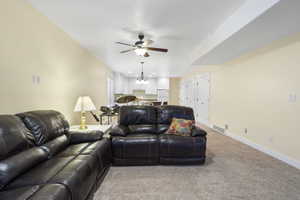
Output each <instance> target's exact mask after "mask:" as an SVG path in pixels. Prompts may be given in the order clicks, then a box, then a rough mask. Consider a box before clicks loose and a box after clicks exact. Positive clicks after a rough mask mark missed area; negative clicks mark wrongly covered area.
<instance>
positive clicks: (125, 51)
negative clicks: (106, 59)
mask: <svg viewBox="0 0 300 200" xmlns="http://www.w3.org/2000/svg"><path fill="white" fill-rule="evenodd" d="M134 50H136V48H133V49H127V50H124V51H120V53H127V52H129V51H134Z"/></svg>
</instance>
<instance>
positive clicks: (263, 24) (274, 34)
mask: <svg viewBox="0 0 300 200" xmlns="http://www.w3.org/2000/svg"><path fill="white" fill-rule="evenodd" d="M299 10H300V1H299V0H296V1H285V0H282V1H280V2H278V3H277V4H275V5H274V6H273V7H272V8H271V9H269V10H267V11H266V12H264V13H263V14H262V15H261V16H260V17H258V18H256V19H254V20H253V21H251V22H250V23H248V24H247V25H246V26H244V27H243V28H242V29H240V30H239V31H237V32H236V33H234V34H233V35H232V36H230V37H228V38H227V39H226V40H224V41H223V42H222V43H221V44H219V45H218V46H216V47H215V48H213V49H212V50H210V51H209V52H208V53H207V54H205V55H203V56H201V57H199V58H198V59H197V60H196V61H195V62H194V65H218V64H222V63H224V62H227V61H230V60H232V59H234V58H237V57H239V56H242V55H243V54H245V53H248V52H251V51H253V50H255V49H258V48H261V47H264V46H266V45H268V44H270V43H272V42H273V41H276V40H279V39H282V38H285V37H288V36H291V35H294V34H297V33H299V32H300V26H299V24H300V12H299Z"/></svg>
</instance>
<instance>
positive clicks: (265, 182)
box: [94, 130, 300, 200]
mask: <svg viewBox="0 0 300 200" xmlns="http://www.w3.org/2000/svg"><path fill="white" fill-rule="evenodd" d="M127 199H128V200H141V199H142V200H183V199H184V200H194V199H197V200H198V199H199V200H248V199H249V200H250V199H251V200H256V199H259V200H287V199H288V200H300V170H298V169H296V168H293V167H290V166H288V165H286V164H285V163H282V162H280V161H278V160H275V159H273V158H271V157H269V156H268V155H266V154H263V153H261V152H259V151H256V150H254V149H252V148H250V147H248V146H246V145H244V144H241V143H239V142H237V141H234V140H232V139H231V138H228V137H226V136H222V135H219V134H217V133H215V132H213V131H212V130H209V136H208V150H207V162H206V164H205V165H203V166H182V167H180V166H143V167H112V168H111V169H110V171H109V172H108V174H107V176H106V178H105V180H104V182H103V183H102V185H101V186H100V188H99V189H98V191H97V192H96V194H95V197H94V200H127Z"/></svg>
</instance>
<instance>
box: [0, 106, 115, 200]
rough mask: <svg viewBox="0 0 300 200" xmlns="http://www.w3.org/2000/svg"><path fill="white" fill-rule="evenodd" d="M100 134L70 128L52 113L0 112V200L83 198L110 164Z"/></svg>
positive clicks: (106, 144)
mask: <svg viewBox="0 0 300 200" xmlns="http://www.w3.org/2000/svg"><path fill="white" fill-rule="evenodd" d="M102 135H103V133H102V132H97V131H96V132H91V133H90V134H86V133H79V132H70V131H69V124H68V122H67V121H66V120H65V119H64V116H63V115H62V114H60V113H59V112H56V111H32V112H26V113H20V114H18V115H17V116H14V115H0V200H4V199H5V200H16V199H18V200H46V199H47V200H85V199H88V198H89V197H90V196H91V195H92V194H93V192H94V191H95V189H96V188H97V187H98V185H99V183H100V182H101V180H102V178H103V176H104V175H105V172H106V171H107V169H108V168H109V166H110V163H111V143H110V140H109V139H105V138H102ZM83 183H84V184H83Z"/></svg>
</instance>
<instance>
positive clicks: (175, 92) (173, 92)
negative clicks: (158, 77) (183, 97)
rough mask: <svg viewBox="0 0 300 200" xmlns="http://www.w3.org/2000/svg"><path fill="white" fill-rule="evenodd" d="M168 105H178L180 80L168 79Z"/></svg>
mask: <svg viewBox="0 0 300 200" xmlns="http://www.w3.org/2000/svg"><path fill="white" fill-rule="evenodd" d="M169 80H170V84H169V87H170V90H169V104H170V105H179V91H180V90H179V86H180V78H170V79H169Z"/></svg>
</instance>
